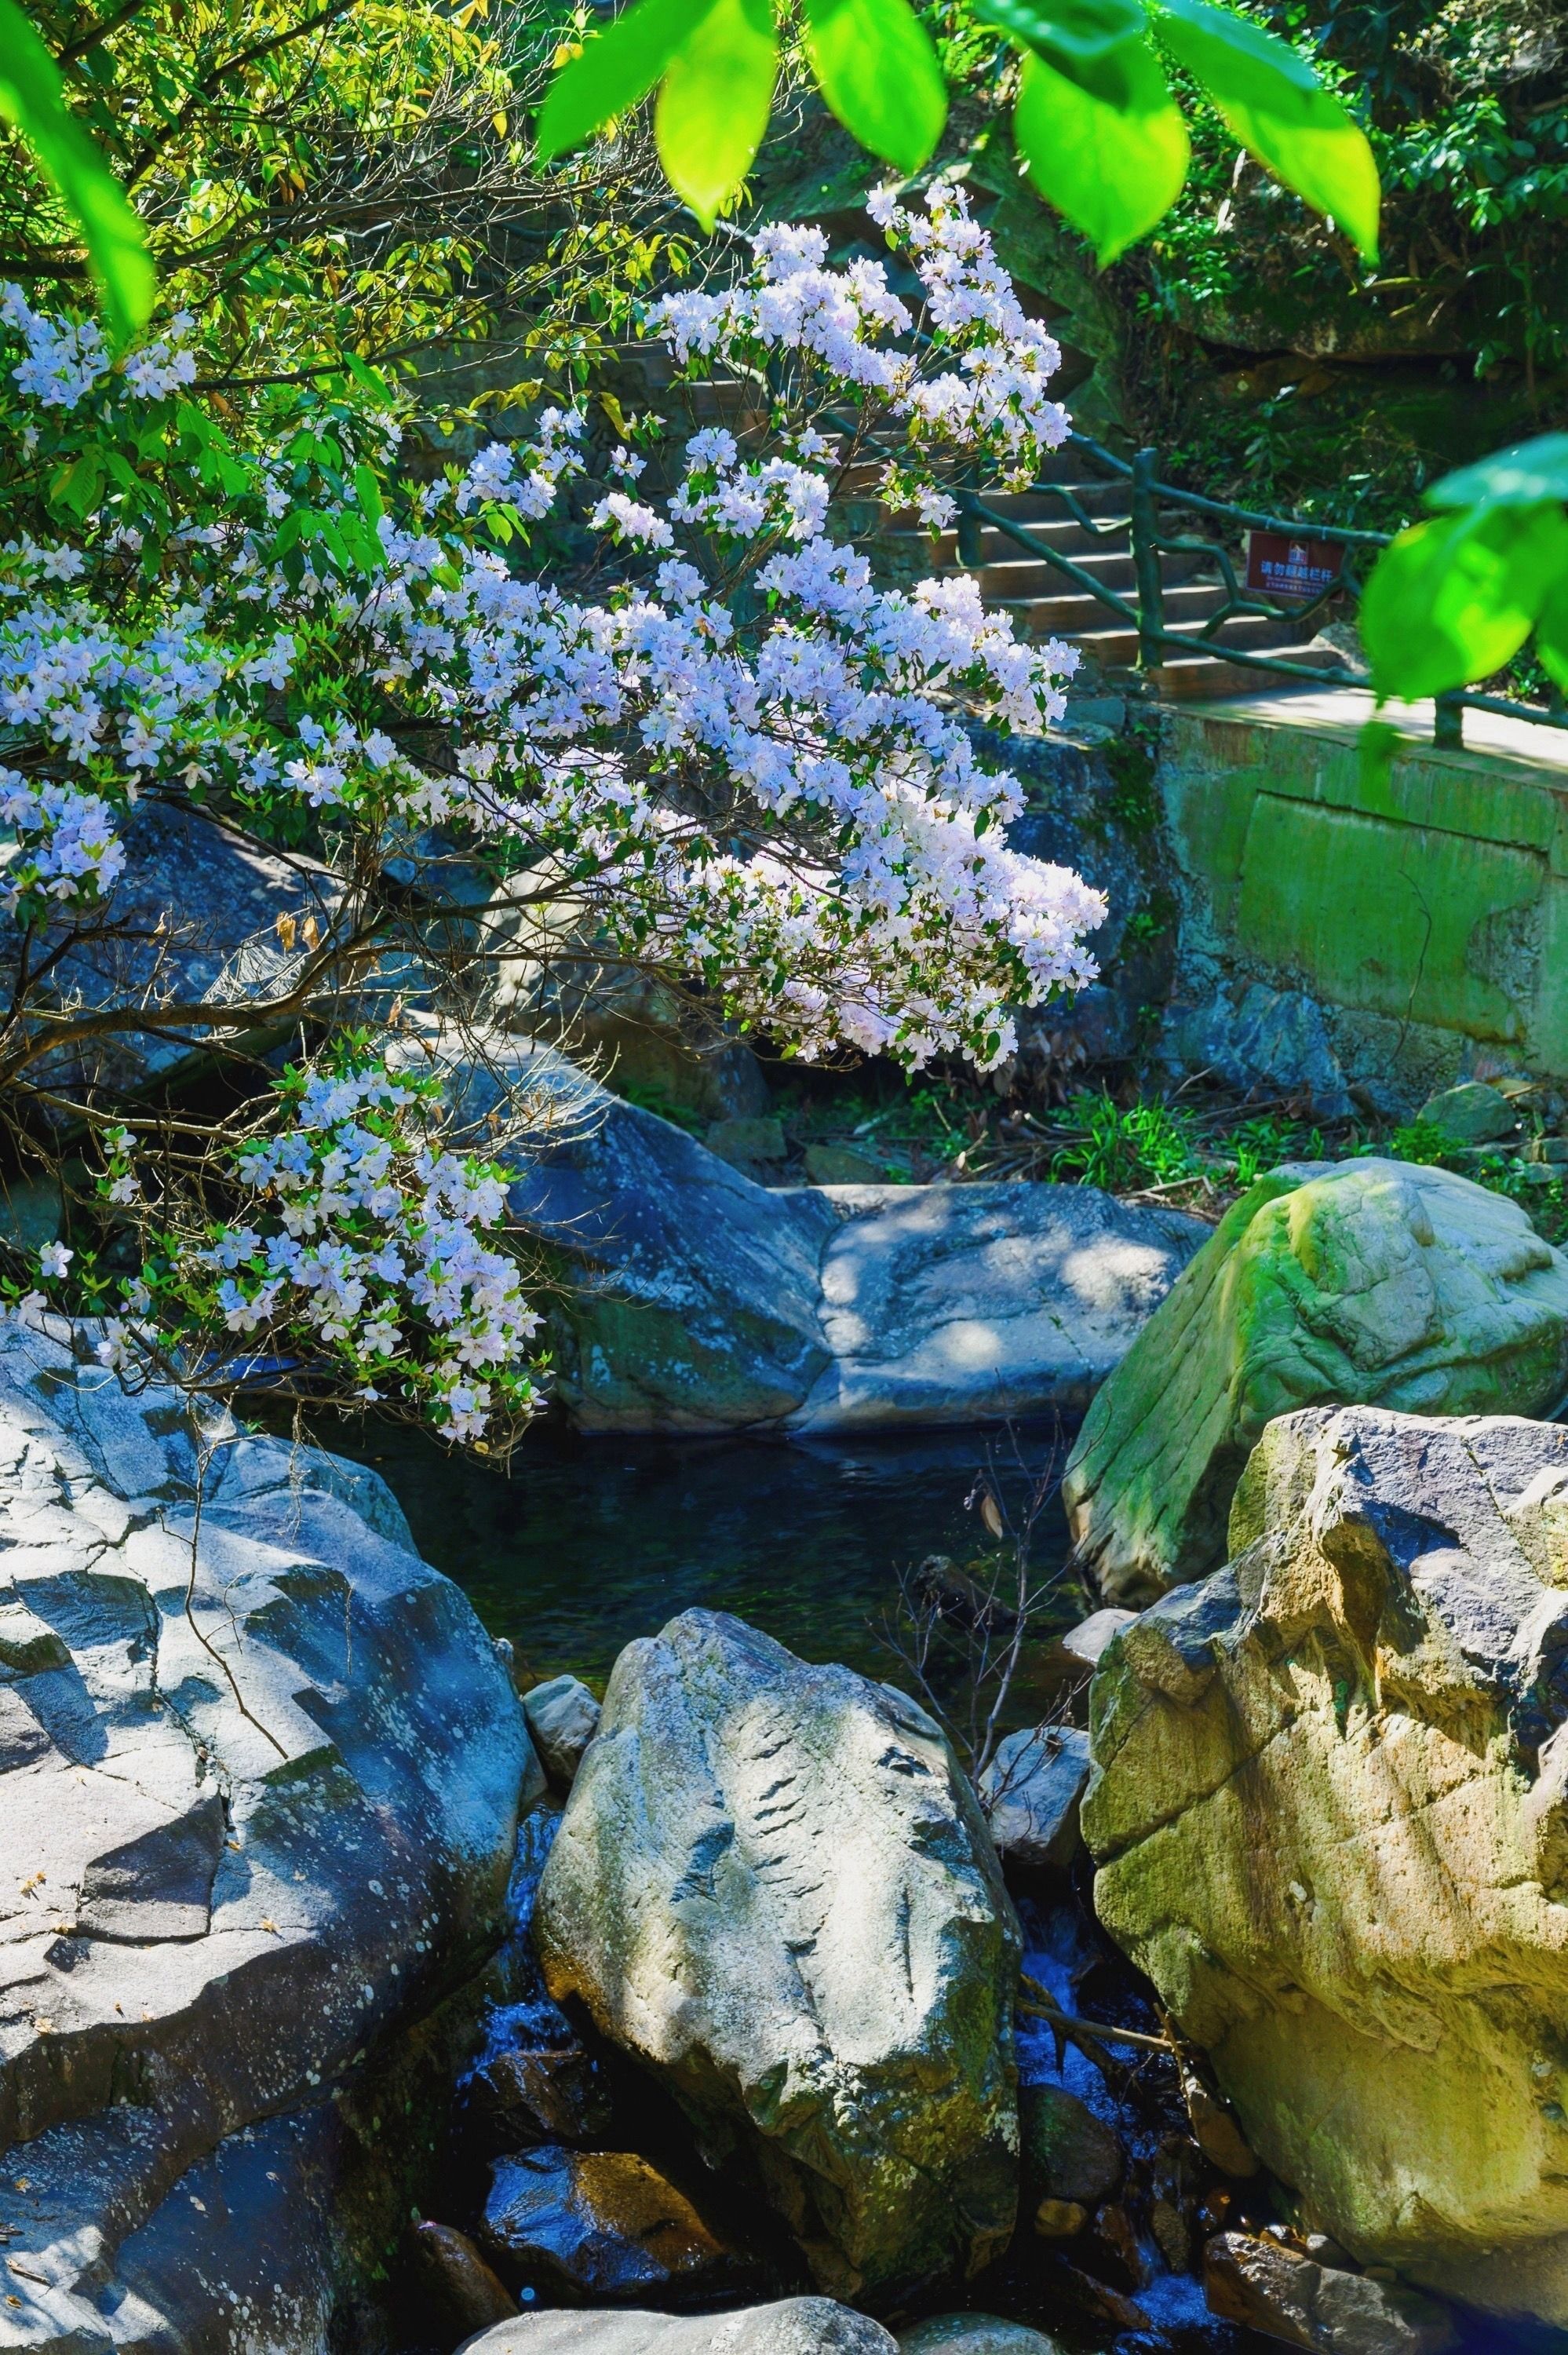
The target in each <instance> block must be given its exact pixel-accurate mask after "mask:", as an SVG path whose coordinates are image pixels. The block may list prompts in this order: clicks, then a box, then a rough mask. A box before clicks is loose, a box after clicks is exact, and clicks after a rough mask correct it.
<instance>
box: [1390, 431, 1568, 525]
mask: <svg viewBox="0 0 1568 2355" xmlns="http://www.w3.org/2000/svg"><path fill="white" fill-rule="evenodd" d="M1547 499H1568V433H1542V435H1540V436H1539V438H1538V439H1537V440H1535V441H1533V442H1515V443H1514V445H1513V447H1512V448H1511V449H1510V450H1494V451H1493V453H1492V454H1491V456H1490V457H1489V458H1481V459H1478V461H1477V463H1476V464H1475V465H1473V466H1461V467H1459V469H1458V470H1457V473H1455V474H1445V475H1444V476H1443V479H1442V481H1441V482H1438V483H1434V484H1433V485H1432V487H1431V489H1430V490H1429V491H1428V492H1427V493H1426V494H1425V504H1426V505H1427V506H1429V507H1476V506H1483V505H1484V506H1510V507H1534V506H1541V505H1542V502H1543V501H1545V500H1547Z"/></svg>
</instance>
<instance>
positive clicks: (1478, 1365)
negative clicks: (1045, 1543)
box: [1062, 1157, 1568, 1603]
mask: <svg viewBox="0 0 1568 2355" xmlns="http://www.w3.org/2000/svg"><path fill="white" fill-rule="evenodd" d="M1565 1392H1568V1258H1564V1256H1563V1253H1562V1252H1558V1251H1554V1250H1553V1249H1552V1246H1551V1244H1549V1243H1546V1242H1543V1241H1542V1239H1541V1237H1540V1236H1539V1235H1538V1234H1537V1233H1536V1231H1535V1230H1534V1228H1533V1227H1532V1226H1531V1223H1530V1220H1528V1219H1527V1218H1526V1216H1525V1214H1524V1212H1523V1211H1522V1210H1521V1209H1520V1207H1519V1205H1518V1203H1517V1202H1510V1201H1509V1200H1507V1199H1505V1198H1504V1197H1503V1196H1502V1195H1500V1194H1494V1193H1492V1192H1491V1191H1489V1188H1486V1187H1483V1186H1477V1185H1473V1184H1472V1183H1471V1181H1470V1180H1469V1179H1468V1178H1467V1177H1455V1176H1454V1175H1453V1173H1452V1172H1451V1171H1449V1170H1446V1169H1431V1168H1422V1167H1414V1166H1413V1165H1412V1164H1411V1163H1409V1162H1404V1161H1388V1160H1382V1159H1378V1158H1375V1157H1371V1158H1368V1159H1365V1160H1360V1161H1343V1162H1298V1163H1294V1164H1287V1166H1286V1167H1283V1168H1281V1169H1277V1170H1276V1171H1275V1172H1274V1173H1273V1174H1272V1175H1271V1176H1270V1177H1266V1178H1264V1179H1263V1180H1262V1181H1261V1182H1260V1183H1259V1184H1258V1185H1257V1186H1255V1187H1254V1188H1253V1189H1252V1190H1251V1192H1250V1193H1248V1194H1246V1195H1245V1196H1244V1197H1243V1199H1241V1200H1240V1201H1239V1202H1237V1203H1235V1204H1234V1205H1233V1207H1232V1208H1231V1209H1229V1210H1228V1211H1227V1212H1226V1214H1225V1216H1224V1219H1223V1220H1222V1221H1221V1223H1220V1225H1219V1227H1218V1229H1217V1230H1216V1231H1215V1232H1214V1233H1213V1236H1212V1238H1211V1239H1210V1240H1209V1241H1207V1242H1206V1243H1205V1244H1204V1246H1203V1248H1202V1251H1200V1252H1199V1253H1198V1255H1197V1257H1196V1258H1195V1259H1194V1260H1193V1261H1192V1263H1191V1264H1190V1265H1189V1266H1188V1267H1187V1268H1186V1269H1185V1270H1184V1271H1183V1273H1181V1276H1180V1278H1179V1279H1178V1281H1177V1282H1176V1283H1175V1284H1173V1286H1172V1287H1171V1291H1170V1292H1169V1294H1168V1295H1167V1296H1166V1298H1165V1299H1164V1300H1163V1301H1162V1302H1161V1304H1160V1306H1159V1307H1158V1308H1157V1309H1156V1311H1155V1313H1154V1315H1153V1316H1150V1319H1149V1321H1148V1322H1147V1324H1146V1325H1145V1326H1144V1327H1143V1330H1142V1331H1141V1332H1140V1333H1139V1335H1138V1337H1137V1338H1136V1340H1135V1341H1134V1342H1133V1344H1132V1347H1131V1348H1129V1349H1128V1353H1127V1356H1126V1359H1125V1360H1124V1361H1123V1363H1122V1364H1121V1365H1120V1366H1119V1367H1118V1369H1117V1370H1116V1372H1115V1373H1114V1374H1113V1375H1112V1377H1111V1379H1110V1380H1108V1381H1107V1383H1106V1384H1105V1387H1104V1388H1103V1389H1102V1390H1101V1391H1100V1392H1099V1394H1098V1396H1097V1398H1096V1400H1095V1401H1094V1404H1093V1405H1092V1407H1091V1408H1090V1410H1089V1412H1088V1413H1087V1414H1086V1416H1085V1418H1084V1423H1083V1427H1082V1429H1081V1430H1080V1432H1079V1433H1078V1436H1077V1438H1076V1440H1075V1442H1074V1445H1073V1452H1072V1455H1071V1456H1070V1457H1069V1459H1068V1463H1067V1470H1066V1475H1065V1478H1064V1480H1063V1483H1062V1496H1063V1501H1064V1503H1065V1506H1066V1508H1067V1517H1068V1520H1069V1522H1070V1524H1071V1527H1072V1530H1073V1535H1074V1538H1075V1541H1076V1546H1077V1552H1078V1559H1079V1561H1080V1563H1081V1564H1082V1566H1083V1567H1084V1569H1085V1570H1086V1571H1087V1572H1090V1573H1091V1574H1092V1575H1093V1577H1094V1578H1095V1579H1096V1580H1097V1582H1098V1584H1099V1586H1100V1589H1101V1591H1102V1593H1104V1594H1105V1595H1106V1596H1107V1599H1108V1600H1109V1601H1111V1602H1113V1603H1127V1602H1139V1603H1146V1602H1150V1601H1152V1599H1153V1598H1154V1596H1155V1595H1157V1594H1159V1593H1162V1592H1163V1591H1164V1589H1165V1588H1167V1587H1170V1586H1178V1585H1181V1584H1182V1583H1183V1582H1185V1581H1187V1580H1189V1579H1192V1578H1201V1577H1202V1576H1204V1575H1205V1574H1206V1573H1207V1572H1209V1571H1211V1570H1214V1569H1217V1568H1218V1566H1219V1564H1220V1563H1221V1562H1222V1561H1224V1544H1225V1518H1226V1515H1227V1514H1228V1512H1229V1510H1230V1503H1231V1498H1232V1496H1233V1495H1234V1491H1235V1485H1236V1482H1237V1480H1238V1479H1239V1478H1240V1476H1241V1471H1242V1466H1243V1465H1245V1462H1246V1460H1247V1455H1248V1454H1249V1452H1250V1450H1251V1449H1252V1447H1253V1445H1254V1444H1255V1442H1256V1440H1257V1439H1258V1437H1259V1436H1260V1434H1261V1433H1262V1432H1263V1429H1264V1426H1265V1424H1266V1423H1268V1422H1270V1421H1271V1419H1272V1418H1273V1417H1274V1416H1276V1415H1279V1414H1287V1413H1289V1412H1291V1411H1292V1410H1293V1409H1294V1408H1297V1407H1306V1406H1323V1405H1334V1406H1350V1405H1352V1404H1363V1403H1364V1404H1375V1405H1379V1406H1386V1407H1392V1408H1394V1409H1396V1410H1397V1411H1399V1412H1404V1413H1419V1414H1547V1413H1551V1412H1553V1411H1554V1410H1555V1408H1556V1407H1557V1405H1558V1403H1559V1402H1560V1401H1562V1400H1563V1396H1564V1393H1565Z"/></svg>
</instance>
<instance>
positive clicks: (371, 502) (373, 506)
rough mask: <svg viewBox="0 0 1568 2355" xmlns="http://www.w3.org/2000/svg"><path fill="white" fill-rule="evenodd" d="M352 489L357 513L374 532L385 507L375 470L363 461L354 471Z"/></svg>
mask: <svg viewBox="0 0 1568 2355" xmlns="http://www.w3.org/2000/svg"><path fill="white" fill-rule="evenodd" d="M354 489H355V496H356V497H357V499H358V501H359V512H360V514H361V515H362V516H363V517H365V520H366V523H367V524H368V525H369V526H370V527H371V529H372V531H374V530H375V528H376V525H377V524H378V523H379V522H380V520H381V518H382V517H383V516H384V515H385V514H386V512H387V506H386V502H385V501H384V500H383V498H382V496H381V485H380V484H379V483H378V482H377V481H376V471H375V468H374V467H371V466H367V465H366V464H365V463H364V461H363V459H362V460H361V461H360V464H358V465H357V466H355V470H354Z"/></svg>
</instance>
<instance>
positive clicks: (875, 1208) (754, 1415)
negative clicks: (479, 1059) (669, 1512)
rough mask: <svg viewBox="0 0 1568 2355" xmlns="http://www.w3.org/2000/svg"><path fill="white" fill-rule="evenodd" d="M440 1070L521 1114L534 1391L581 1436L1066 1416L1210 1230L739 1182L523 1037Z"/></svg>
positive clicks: (1037, 1207) (998, 1204)
mask: <svg viewBox="0 0 1568 2355" xmlns="http://www.w3.org/2000/svg"><path fill="white" fill-rule="evenodd" d="M408 1051H409V1052H410V1053H411V1054H412V1053H415V1052H418V1050H415V1049H410V1050H408ZM458 1051H459V1050H458V1048H457V1046H456V1045H455V1044H454V1046H453V1052H454V1053H456V1052H458ZM421 1060H422V1057H421ZM452 1076H453V1083H454V1086H455V1088H456V1089H457V1091H458V1092H460V1093H461V1096H462V1098H463V1100H464V1102H465V1103H467V1105H468V1107H469V1109H470V1111H471V1113H473V1114H476V1115H477V1116H480V1117H482V1116H483V1115H484V1114H486V1113H488V1112H489V1111H490V1109H491V1108H492V1107H493V1104H494V1103H495V1102H496V1101H497V1099H498V1097H499V1094H500V1092H501V1090H502V1088H503V1085H508V1086H510V1087H511V1088H512V1089H514V1090H515V1091H519V1092H523V1093H524V1094H528V1095H531V1097H532V1099H533V1101H534V1102H535V1103H536V1104H537V1106H538V1117H539V1129H540V1134H539V1135H538V1136H537V1137H536V1139H535V1140H534V1141H533V1142H531V1144H530V1146H529V1149H528V1152H527V1154H526V1156H525V1157H524V1160H523V1163H522V1166H521V1167H520V1168H519V1171H518V1176H517V1180H516V1183H515V1184H514V1187H513V1188H512V1189H511V1195H510V1202H511V1208H512V1211H513V1214H514V1217H515V1218H516V1219H517V1220H519V1222H520V1223H521V1224H522V1225H524V1227H526V1228H527V1229H528V1230H529V1231H530V1232H532V1233H533V1234H535V1236H537V1237H538V1239H539V1240H540V1241H541V1242H542V1243H544V1244H545V1245H546V1246H547V1247H549V1248H551V1249H553V1250H554V1251H555V1252H557V1253H558V1254H559V1256H560V1259H561V1261H562V1263H563V1268H564V1273H565V1276H566V1284H565V1289H564V1295H563V1299H562V1304H561V1306H560V1309H559V1311H558V1314H557V1317H556V1334H555V1339H556V1349H557V1358H558V1364H559V1373H558V1376H557V1377H556V1382H555V1388H556V1394H557V1395H558V1396H559V1398H560V1399H561V1401H562V1402H563V1403H564V1404H565V1405H566V1406H567V1407H568V1408H569V1410H570V1412H571V1413H572V1415H573V1417H574V1419H575V1420H576V1421H577V1423H580V1424H581V1425H582V1426H583V1427H584V1428H585V1429H587V1430H592V1431H659V1430H671V1431H724V1430H735V1429H740V1428H745V1427H747V1426H755V1425H764V1426H766V1425H774V1426H777V1427H780V1428H783V1429H787V1430H800V1431H842V1430H857V1429H870V1428H875V1427H879V1426H880V1427H886V1426H893V1425H898V1424H919V1423H937V1424H940V1423H966V1422H973V1421H977V1420H980V1421H983V1420H986V1419H988V1418H1001V1417H1003V1416H1006V1415H1027V1414H1030V1413H1035V1412H1044V1411H1046V1410H1049V1409H1051V1408H1053V1407H1060V1408H1072V1409H1077V1408H1081V1407H1083V1406H1085V1405H1086V1403H1087V1402H1088V1401H1089V1399H1090V1398H1091V1397H1092V1396H1093V1395H1094V1392H1095V1391H1096V1389H1097V1386H1098V1384H1099V1383H1100V1382H1101V1381H1103V1380H1104V1379H1105V1377H1106V1375H1107V1373H1109V1371H1110V1370H1111V1369H1112V1367H1113V1366H1115V1365H1117V1364H1118V1363H1119V1362H1120V1360H1121V1359H1122V1357H1123V1356H1124V1355H1125V1353H1126V1351H1127V1350H1128V1348H1129V1347H1130V1346H1131V1344H1132V1342H1133V1340H1134V1338H1135V1337H1136V1335H1137V1334H1138V1333H1139V1330H1140V1328H1141V1327H1142V1325H1143V1323H1144V1321H1145V1319H1146V1318H1147V1317H1148V1316H1150V1314H1151V1313H1152V1312H1153V1310H1154V1309H1155V1308H1156V1306H1157V1305H1158V1304H1159V1303H1160V1301H1161V1300H1162V1299H1163V1298H1164V1297H1165V1295H1166V1293H1167V1291H1168V1290H1169V1288H1170V1286H1171V1283H1172V1282H1173V1281H1174V1279H1175V1277H1176V1275H1177V1273H1179V1271H1180V1270H1181V1268H1182V1267H1184V1266H1185V1264H1186V1263H1187V1262H1188V1260H1189V1259H1191V1257H1192V1254H1193V1252H1196V1251H1197V1249H1198V1247H1199V1245H1200V1244H1201V1243H1202V1241H1203V1239H1204V1237H1205V1236H1206V1235H1207V1233H1208V1231H1209V1230H1208V1229H1207V1228H1206V1227H1205V1226H1203V1225H1202V1222H1201V1221H1200V1220H1196V1219H1190V1218H1187V1217H1184V1216H1183V1215H1182V1214H1181V1212H1180V1211H1176V1210H1166V1209H1149V1208H1139V1207H1137V1206H1135V1205H1131V1204H1127V1203H1120V1202H1117V1201H1115V1200H1114V1199H1112V1198H1111V1197H1110V1196H1109V1195H1107V1194H1101V1193H1098V1192H1097V1191H1096V1189H1095V1188H1093V1187H1088V1186H1033V1185H1022V1184H1021V1185H993V1186H985V1185H977V1186H794V1187H779V1188H768V1187H766V1186H759V1185H758V1184H756V1183H754V1181H753V1180H752V1179H751V1178H750V1177H746V1176H743V1175H742V1173H741V1172H740V1171H739V1170H738V1169H735V1168H732V1167H730V1166H729V1164H728V1163H727V1162H726V1161H723V1160H721V1159H720V1158H719V1156H717V1155H716V1154H714V1153H709V1152H708V1151H706V1150H705V1147H704V1146H701V1145H699V1144H698V1143H697V1142H696V1140H695V1138H694V1137H691V1136H688V1135H686V1134H685V1132H684V1131H683V1130H682V1129H679V1128H675V1127H673V1126H672V1124H670V1123H669V1122H668V1121H664V1120H660V1119H659V1118H657V1116H656V1115H655V1114H652V1113H650V1112H643V1111H641V1110H640V1109H639V1108H638V1107H637V1106H636V1105H634V1104H626V1103H620V1102H619V1101H618V1100H617V1098H615V1097H614V1096H612V1095H611V1094H610V1093H609V1091H608V1090H607V1089H604V1088H601V1087H599V1086H597V1085H596V1084H595V1083H594V1082H592V1081H590V1080H588V1079H585V1078H584V1076H583V1074H582V1073H581V1072H579V1071H574V1070H573V1068H572V1066H571V1065H570V1064H568V1063H567V1062H566V1061H565V1060H563V1059H562V1058H561V1057H560V1056H558V1055H556V1054H554V1053H553V1052H552V1051H551V1050H548V1049H546V1048H540V1047H535V1046H533V1045H530V1044H528V1043H526V1042H519V1041H514V1040H510V1039H503V1038H497V1039H494V1040H493V1041H492V1042H491V1050H490V1053H489V1055H488V1057H487V1060H486V1064H485V1066H484V1068H482V1069H480V1068H476V1067H474V1066H472V1065H461V1064H460V1065H458V1066H457V1067H456V1068H455V1069H454V1071H453V1074H452Z"/></svg>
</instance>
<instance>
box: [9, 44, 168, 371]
mask: <svg viewBox="0 0 1568 2355" xmlns="http://www.w3.org/2000/svg"><path fill="white" fill-rule="evenodd" d="M0 115H4V116H5V120H6V121H7V122H8V123H15V124H16V128H17V130H18V131H19V132H20V133H21V134H22V136H23V138H24V139H25V140H26V142H27V144H28V145H29V147H31V149H32V151H33V153H34V155H36V156H37V160H38V163H39V165H40V167H41V168H42V170H43V172H44V173H45V175H46V176H47V177H48V180H49V182H50V183H51V185H52V186H53V187H54V189H55V191H56V193H57V194H58V197H59V199H60V202H61V203H62V204H63V205H64V206H65V207H66V208H67V210H68V211H69V213H70V214H71V216H72V218H74V220H75V221H76V224H77V227H78V228H79V229H80V231H81V237H82V242H83V244H84V245H85V246H86V248H87V258H88V261H90V263H91V265H92V273H93V276H94V277H95V278H96V279H97V281H98V283H99V286H100V288H101V291H102V295H103V307H104V310H105V311H106V313H107V314H108V317H109V324H110V329H111V334H112V336H113V338H114V341H115V342H116V344H119V345H125V344H128V343H130V342H131V341H132V338H133V337H134V336H138V335H139V334H140V333H141V331H142V329H143V327H144V326H145V325H146V324H147V322H148V320H149V319H150V318H151V316H152V314H153V295H154V290H155V287H156V284H157V281H156V278H155V276H154V270H153V264H152V261H151V260H150V259H149V257H148V253H147V238H146V232H145V231H144V229H143V227H142V224H141V222H140V221H139V220H138V219H137V218H136V215H135V214H134V213H133V212H132V209H131V207H130V205H129V204H128V203H127V202H126V199H125V194H124V191H123V189H122V187H121V186H120V183H119V181H118V180H117V179H116V178H115V176H114V175H113V173H112V172H111V170H110V168H109V166H108V165H107V164H106V163H105V162H104V160H103V158H102V156H101V155H100V154H99V152H98V150H97V148H96V147H95V146H94V145H93V144H92V142H91V140H90V138H89V137H88V135H87V133H86V132H85V131H84V130H83V129H82V127H81V125H80V123H78V121H77V119H76V117H75V116H74V115H73V114H72V113H71V112H70V110H69V107H68V106H67V104H66V101H65V85H64V83H63V82H62V81H61V80H60V70H59V68H58V66H57V65H56V63H55V61H54V59H53V58H52V57H50V55H49V53H48V49H46V48H45V47H44V45H43V43H42V41H40V40H39V38H38V37H37V33H35V32H34V30H33V27H32V26H31V25H30V24H29V23H28V21H27V19H26V16H24V15H23V14H22V11H21V10H20V8H18V7H17V6H16V0H0Z"/></svg>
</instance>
